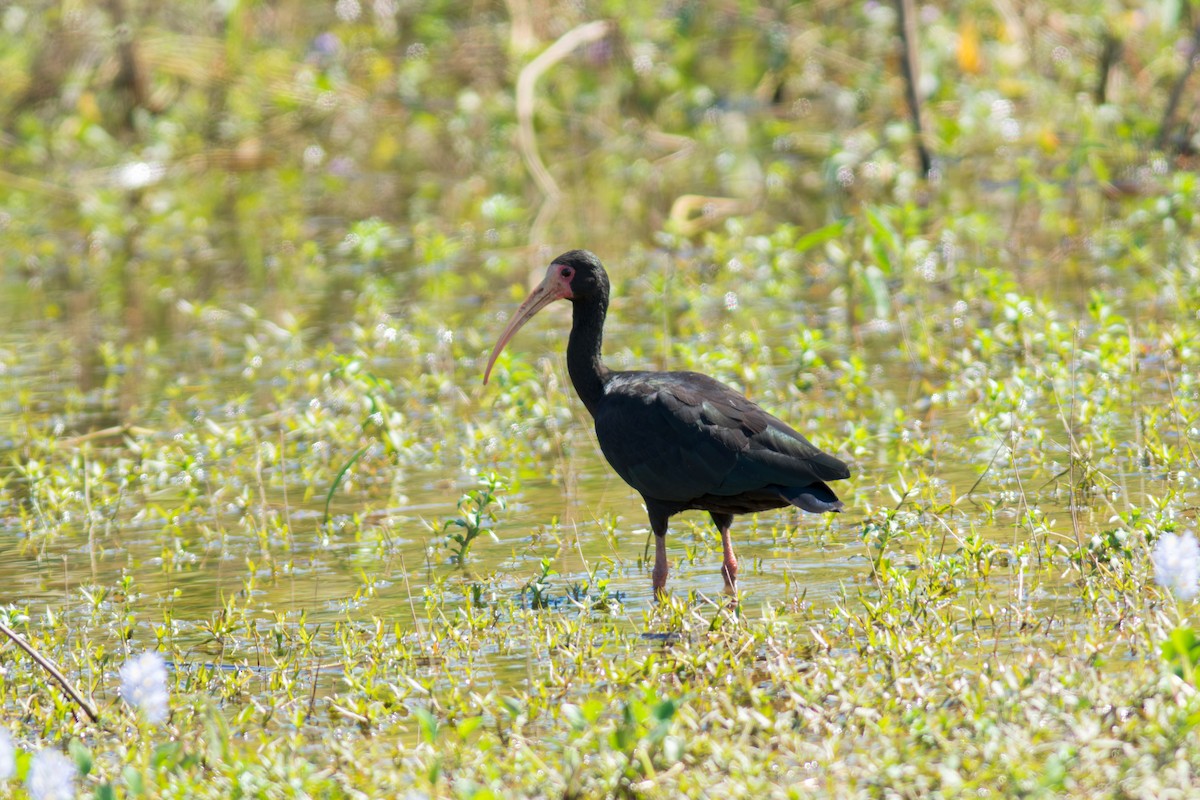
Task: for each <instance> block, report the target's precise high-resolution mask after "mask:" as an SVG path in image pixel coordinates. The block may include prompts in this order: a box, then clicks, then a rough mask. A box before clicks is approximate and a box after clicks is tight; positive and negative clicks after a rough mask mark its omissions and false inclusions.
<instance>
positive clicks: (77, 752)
mask: <svg viewBox="0 0 1200 800" xmlns="http://www.w3.org/2000/svg"><path fill="white" fill-rule="evenodd" d="M67 752H68V753H70V754H71V758H72V759H73V760H74V761H75V766H76V767H77V768H78V769H79V774H80V775H87V774H88V773H90V772H91V771H92V763H93V762H92V752H91V751H90V750H88V749H87V747H86V746H84V744H83V742H81V741H79V740H78V739H72V740H71V742H70V744H68V745H67Z"/></svg>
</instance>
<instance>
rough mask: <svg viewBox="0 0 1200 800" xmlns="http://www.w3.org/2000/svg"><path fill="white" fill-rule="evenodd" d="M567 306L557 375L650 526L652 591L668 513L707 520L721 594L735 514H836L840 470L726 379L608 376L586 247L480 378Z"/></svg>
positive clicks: (729, 568)
mask: <svg viewBox="0 0 1200 800" xmlns="http://www.w3.org/2000/svg"><path fill="white" fill-rule="evenodd" d="M560 299H562V300H570V301H571V303H573V304H574V311H573V321H572V324H571V336H570V338H569V339H568V341H567V371H568V372H569V373H570V375H571V383H573V384H574V385H575V391H576V392H577V393H578V394H579V399H580V400H582V401H583V404H584V405H585V406H587V410H588V411H589V412H591V415H592V418H593V419H595V421H596V438H597V439H598V440H599V442H600V449H601V450H602V451H603V452H604V457H605V458H607V459H608V463H609V464H611V465H612V467H613V469H615V470H616V471H617V474H618V475H620V476H621V477H622V478H624V479H625V482H626V483H628V484H629V485H630V486H632V487H633V488H634V489H637V490H638V492H640V493H641V495H642V499H643V500H645V502H646V512H647V514H649V516H650V528H651V529H652V530H653V531H654V572H653V584H654V591H655V594H661V593H662V592H663V590H664V587H665V586H666V583H667V547H666V536H667V519H668V518H669V517H670V516H671V515H673V514H678V513H679V512H680V511H686V510H687V509H700V510H703V511H707V512H708V513H709V514H710V515H711V516H712V521H713V522H714V523H715V524H716V526H717V529H718V530H719V531H720V532H721V546H722V548H723V549H724V551H725V560H724V565H723V566H722V567H721V575H722V577H724V579H725V590H726V591H728V592H730V593H733V592H735V591H736V587H737V558H736V557H735V556H734V554H733V543H732V542H731V541H730V539H729V526H730V525H732V524H733V515H734V514H749V513H754V512H757V511H766V510H768V509H772V508H782V507H784V506H787V505H793V506H796V507H797V508H802V509H804V510H805V511H811V512H813V513H815V514H820V513H823V512H826V511H841V510H842V501H841V500H838V497H837V495H836V494H834V493H833V490H832V489H830V488H829V486H828V484H826V483H825V481H835V480H841V479H843V478H848V477H850V470H849V469H848V468H847V467H846V465H845V464H843V463H842V462H841V461H840V460H838V459H837V458H834V457H833V456H831V455H829V454H828V453H824V452H822V451H821V450H819V449H817V447H816V446H814V445H813V444H812V442H810V441H808V439H805V438H804V437H803V436H802V435H801V434H799V433H798V432H796V431H794V430H792V429H791V428H790V427H788V426H787V425H786V424H784V423H783V422H781V421H780V420H778V419H776V418H775V417H773V416H771V415H770V414H768V413H767V412H766V411H763V410H762V409H761V408H759V407H758V406H757V405H755V404H754V403H752V402H750V401H749V400H747V399H746V398H745V397H743V396H742V395H740V394H738V393H737V392H735V391H734V390H733V389H730V388H729V387H728V386H726V385H725V384H723V383H721V382H719V381H717V380H714V379H713V378H710V377H708V376H707V375H701V374H699V373H696V372H648V371H634V372H617V371H614V370H610V369H609V368H608V367H606V366H604V363H603V362H602V361H601V360H600V343H601V339H602V338H603V336H604V317H605V315H606V314H607V313H608V274H607V273H606V272H605V271H604V266H603V265H602V264H601V263H600V259H598V258H596V256H595V255H593V254H592V253H590V252H588V251H587V250H572V251H570V252H568V253H563V254H562V255H561V256H559V257H558V258H556V259H554V261H553V262H552V263H551V264H550V267H549V268H548V269H547V270H546V278H545V280H543V281H542V282H541V284H540V285H539V286H538V287H537V288H536V289H534V290H533V292H531V293H530V295H529V297H527V298H526V299H525V302H523V303H522V304H521V306H520V308H518V309H517V312H516V314H514V315H513V318H512V320H511V321H510V322H509V323H508V327H506V328H505V329H504V333H502V334H500V339H499V341H497V342H496V347H495V348H494V349H493V350H492V356H491V358H490V359H488V364H487V369H486V370H485V371H484V374H483V382H484V383H485V384H486V383H487V381H488V377H489V376H490V375H491V373H492V366H493V365H494V364H495V363H496V358H497V357H498V356H499V355H500V351H501V350H503V349H504V345H505V344H507V343H508V340H509V339H511V338H512V337H513V335H514V334H516V332H517V331H518V330H519V329H520V328H521V326H522V325H524V324H525V323H526V322H528V321H529V320H530V319H531V318H532V317H533V315H534V314H536V313H537V312H538V311H540V310H542V309H543V308H545V307H546V306H547V305H549V304H550V303H552V302H554V301H555V300H560Z"/></svg>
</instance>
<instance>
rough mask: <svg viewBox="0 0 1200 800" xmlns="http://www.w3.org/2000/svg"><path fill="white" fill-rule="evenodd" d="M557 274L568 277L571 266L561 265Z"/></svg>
mask: <svg viewBox="0 0 1200 800" xmlns="http://www.w3.org/2000/svg"><path fill="white" fill-rule="evenodd" d="M558 274H559V275H562V276H563V277H564V278H569V277H571V268H570V267H563V268H562V269H561V270H559V273H558Z"/></svg>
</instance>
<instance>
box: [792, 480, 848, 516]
mask: <svg viewBox="0 0 1200 800" xmlns="http://www.w3.org/2000/svg"><path fill="white" fill-rule="evenodd" d="M779 493H780V494H781V495H783V499H784V500H787V501H788V502H789V503H791V504H792V505H794V506H796V507H797V508H800V509H803V510H805V511H810V512H812V513H813V514H824V513H825V512H827V511H841V510H842V509H843V508H844V507H845V506H844V504H843V503H842V501H841V500H838V496H837V495H836V494H834V493H833V489H830V488H829V486H828V485H827V484H826V483H825V482H824V481H817V482H816V483H810V484H808V485H807V486H786V487H783V488H781V489H780V491H779Z"/></svg>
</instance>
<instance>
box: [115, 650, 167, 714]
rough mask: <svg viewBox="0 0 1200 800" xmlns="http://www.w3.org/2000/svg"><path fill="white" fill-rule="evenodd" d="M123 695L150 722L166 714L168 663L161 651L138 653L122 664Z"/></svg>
mask: <svg viewBox="0 0 1200 800" xmlns="http://www.w3.org/2000/svg"><path fill="white" fill-rule="evenodd" d="M121 697H122V699H124V700H125V702H126V703H128V704H129V705H131V706H133V707H134V708H135V709H137V710H138V711H139V712H141V714H142V716H144V717H145V718H146V720H147V721H148V722H152V723H155V724H157V723H160V722H162V721H164V720H165V719H166V718H167V711H168V707H167V706H168V703H167V701H168V699H169V697H168V694H167V664H166V662H165V661H163V658H162V656H160V655H159V654H158V653H153V652H146V653H142V654H141V655H140V656H135V657H133V658H131V659H129V660H128V661H126V662H125V664H124V665H123V666H122V667H121Z"/></svg>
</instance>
